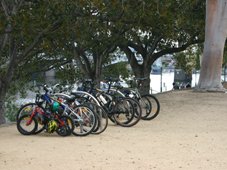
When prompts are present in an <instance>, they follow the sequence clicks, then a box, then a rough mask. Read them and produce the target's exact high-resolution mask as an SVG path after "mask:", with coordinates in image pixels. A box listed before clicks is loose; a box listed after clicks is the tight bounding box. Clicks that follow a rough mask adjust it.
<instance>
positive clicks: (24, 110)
mask: <svg viewBox="0 0 227 170" xmlns="http://www.w3.org/2000/svg"><path fill="white" fill-rule="evenodd" d="M35 107H39V108H40V109H42V111H43V112H44V113H45V112H46V111H45V109H44V108H43V107H41V106H39V105H38V104H36V103H27V104H25V105H23V106H21V107H20V109H19V110H18V112H17V115H16V118H17V120H18V119H19V118H20V117H21V116H23V115H26V114H27V115H31V114H32V113H33V109H35ZM34 118H35V119H36V120H37V122H38V127H37V129H36V131H35V132H34V134H38V133H41V132H42V131H43V130H44V129H45V122H44V117H43V115H40V114H37V115H36V116H35V117H34Z"/></svg>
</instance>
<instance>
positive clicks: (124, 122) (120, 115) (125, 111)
mask: <svg viewBox="0 0 227 170" xmlns="http://www.w3.org/2000/svg"><path fill="white" fill-rule="evenodd" d="M115 102H116V104H115V105H114V106H113V111H112V114H113V116H112V117H113V119H114V121H115V122H116V123H117V124H118V125H120V126H122V127H130V126H132V125H131V124H130V122H131V121H132V120H133V118H134V116H135V108H134V106H133V102H132V100H131V99H130V98H118V99H117V100H116V101H115Z"/></svg>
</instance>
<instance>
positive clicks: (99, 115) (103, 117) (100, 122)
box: [85, 103, 108, 134]
mask: <svg viewBox="0 0 227 170" xmlns="http://www.w3.org/2000/svg"><path fill="white" fill-rule="evenodd" d="M85 105H88V106H89V107H90V108H91V109H92V110H93V111H94V113H95V116H96V119H97V123H96V126H95V128H94V130H93V131H92V134H100V133H102V132H104V131H105V130H106V128H107V126H108V115H107V113H106V112H105V110H104V109H103V108H102V107H101V106H99V105H97V104H95V103H85Z"/></svg>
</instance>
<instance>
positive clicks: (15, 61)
mask: <svg viewBox="0 0 227 170" xmlns="http://www.w3.org/2000/svg"><path fill="white" fill-rule="evenodd" d="M0 2H1V6H0V17H1V24H0V61H1V63H0V68H1V70H0V124H2V123H4V122H5V119H4V103H5V97H6V93H7V91H8V90H9V89H10V87H11V86H12V82H13V81H14V80H15V79H18V77H17V76H16V75H20V74H19V73H18V71H19V70H20V68H23V66H24V64H25V63H29V60H31V59H32V58H34V57H36V55H35V54H37V53H40V50H41V48H42V45H41V44H42V43H43V42H42V39H43V38H44V37H45V36H46V35H47V34H48V33H50V32H53V31H55V30H56V29H57V28H58V27H59V26H60V25H61V22H62V20H61V15H60V17H59V15H57V13H56V12H59V9H56V7H54V6H55V5H56V3H58V2H56V3H50V2H43V1H39V2H37V1H24V0H18V1H14V0H8V1H5V0H1V1H0ZM51 5H53V6H51ZM63 11H64V10H63ZM40 45H41V46H40Z"/></svg>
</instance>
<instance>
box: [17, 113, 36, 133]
mask: <svg viewBox="0 0 227 170" xmlns="http://www.w3.org/2000/svg"><path fill="white" fill-rule="evenodd" d="M37 126H38V122H37V120H36V119H35V118H34V117H31V115H28V114H27V115H26V114H25V115H22V116H21V117H20V118H19V119H18V120H17V130H18V131H19V132H20V133H21V134H22V135H31V134H34V132H35V131H36V129H37Z"/></svg>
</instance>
